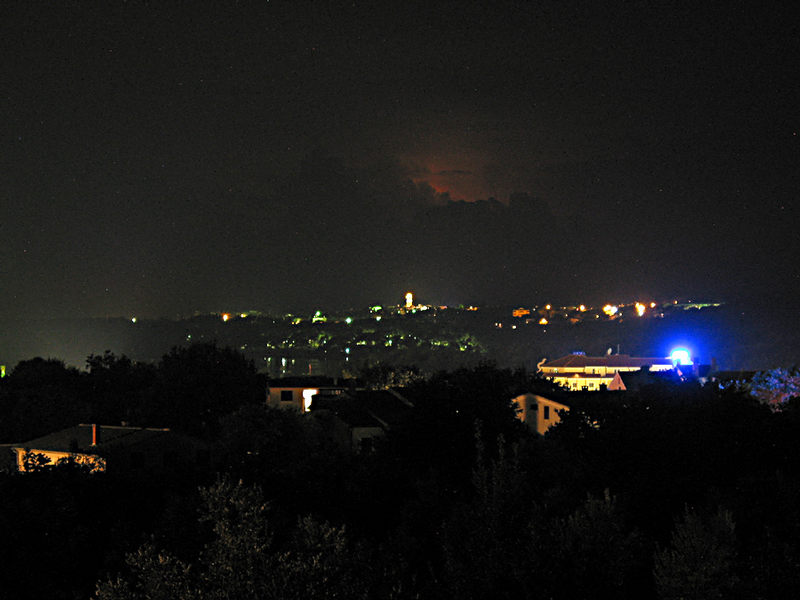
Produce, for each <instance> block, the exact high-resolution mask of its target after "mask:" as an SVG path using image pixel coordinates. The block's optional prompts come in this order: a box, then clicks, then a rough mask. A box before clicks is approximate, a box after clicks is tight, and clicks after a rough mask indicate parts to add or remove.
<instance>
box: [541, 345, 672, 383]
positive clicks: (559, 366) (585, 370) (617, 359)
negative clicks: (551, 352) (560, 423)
mask: <svg viewBox="0 0 800 600" xmlns="http://www.w3.org/2000/svg"><path fill="white" fill-rule="evenodd" d="M642 367H648V368H649V370H650V371H667V370H671V369H672V368H673V363H672V360H671V359H669V358H643V357H636V356H628V355H627V354H609V355H606V356H586V355H585V354H570V355H568V356H562V357H561V358H558V359H556V360H554V361H552V362H545V363H542V364H540V365H539V371H540V372H541V374H542V376H543V377H546V378H547V379H549V380H551V381H552V382H553V383H556V384H558V385H560V386H562V387H565V388H567V389H568V390H570V391H596V390H603V389H609V386H610V385H611V383H612V381H614V376H615V375H616V374H617V373H624V372H627V371H639V370H641V369H642Z"/></svg>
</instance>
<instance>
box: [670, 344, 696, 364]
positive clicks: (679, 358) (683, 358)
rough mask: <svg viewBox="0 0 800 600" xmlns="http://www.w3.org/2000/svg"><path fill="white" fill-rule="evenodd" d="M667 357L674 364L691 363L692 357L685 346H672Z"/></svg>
mask: <svg viewBox="0 0 800 600" xmlns="http://www.w3.org/2000/svg"><path fill="white" fill-rule="evenodd" d="M669 358H670V360H671V361H672V363H673V364H674V365H691V364H692V358H691V356H690V355H689V351H688V350H687V349H686V348H674V349H673V350H672V352H670V354H669Z"/></svg>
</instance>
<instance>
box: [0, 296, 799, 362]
mask: <svg viewBox="0 0 800 600" xmlns="http://www.w3.org/2000/svg"><path fill="white" fill-rule="evenodd" d="M398 300H399V301H398V302H397V303H396V304H391V305H387V304H383V305H378V304H375V305H372V306H367V307H363V308H361V309H351V310H338V311H335V310H327V309H325V308H324V307H320V308H318V309H315V310H312V311H308V312H303V313H298V312H293V313H284V314H280V315H274V314H268V313H265V312H262V311H257V310H243V309H240V310H233V309H232V308H231V309H227V310H220V311H215V312H207V313H197V314H195V315H192V316H190V317H185V318H181V319H145V318H140V317H138V316H136V315H131V316H129V317H127V318H105V319H60V320H30V319H27V320H26V319H21V320H19V321H14V322H9V321H7V322H4V323H3V324H2V325H3V327H2V329H0V364H2V365H5V370H6V371H8V370H9V369H11V368H12V367H13V365H14V364H16V362H18V361H20V360H25V359H28V358H31V357H33V356H44V357H54V358H59V359H61V360H64V361H65V362H66V363H67V364H70V365H73V366H76V367H79V368H83V367H84V366H85V361H86V357H87V356H88V355H89V354H98V353H102V352H104V351H105V350H110V351H112V352H114V353H116V354H118V355H119V354H124V355H126V356H128V357H130V358H131V359H133V360H137V361H143V362H155V361H158V360H159V359H160V358H161V356H162V355H163V354H164V353H166V352H167V351H169V350H170V348H173V347H176V346H187V345H191V344H192V343H195V342H204V341H205V342H208V341H213V342H215V343H217V344H218V345H221V346H229V347H231V348H234V349H236V350H237V351H239V352H241V353H242V354H243V355H244V356H246V357H247V358H248V359H250V360H252V361H253V363H254V365H255V367H256V369H257V370H258V371H259V372H262V373H264V374H267V375H269V376H272V377H281V376H291V375H327V376H334V377H337V376H342V375H345V376H347V375H354V374H355V373H356V372H357V371H358V369H359V368H361V367H363V366H365V365H369V364H375V363H384V364H392V365H406V366H411V365H414V366H416V367H418V368H420V369H422V370H424V371H425V372H434V371H436V370H442V369H445V370H446V369H452V368H456V367H459V366H470V365H475V364H478V363H479V362H485V361H492V362H494V363H496V364H498V365H499V366H502V367H510V368H525V369H526V370H529V371H535V370H536V368H537V367H536V366H537V364H538V363H539V362H540V361H541V360H542V359H543V358H548V359H550V360H552V359H554V358H557V357H559V356H563V355H566V354H570V353H573V352H584V353H586V354H588V355H601V354H607V353H609V352H610V353H613V354H628V355H638V356H660V357H665V356H668V355H669V353H670V352H671V351H672V349H673V348H674V347H675V346H686V347H688V349H689V350H690V352H691V354H692V355H693V356H695V357H698V358H699V359H700V360H701V361H703V362H706V363H710V362H711V359H712V358H713V359H715V361H716V363H717V364H718V365H719V366H720V368H726V369H756V370H757V369H766V368H773V367H777V366H791V365H792V364H794V362H796V361H797V358H796V357H797V356H798V354H797V351H798V349H797V347H796V346H797V341H796V339H797V337H796V336H795V335H794V328H795V324H794V322H793V321H786V320H785V319H784V318H783V316H782V315H781V314H780V313H779V312H778V313H770V312H769V311H765V310H763V309H760V308H758V309H757V308H751V307H744V306H741V305H737V304H730V303H725V302H723V301H721V300H703V301H699V300H696V299H670V300H652V299H646V300H644V299H643V300H636V301H627V302H608V303H605V304H603V305H597V306H595V305H590V304H574V305H556V304H550V303H542V304H531V305H519V306H511V307H497V306H474V305H468V304H467V305H457V306H442V305H437V304H432V303H429V302H426V301H425V300H424V299H418V298H417V297H416V296H415V295H414V294H413V292H412V291H409V292H407V293H406V294H405V295H403V294H398Z"/></svg>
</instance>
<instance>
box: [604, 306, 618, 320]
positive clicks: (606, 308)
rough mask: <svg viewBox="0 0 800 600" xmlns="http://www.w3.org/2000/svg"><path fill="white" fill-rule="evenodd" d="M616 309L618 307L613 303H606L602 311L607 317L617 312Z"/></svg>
mask: <svg viewBox="0 0 800 600" xmlns="http://www.w3.org/2000/svg"><path fill="white" fill-rule="evenodd" d="M618 310H619V308H617V307H616V306H614V305H613V304H606V305H605V306H604V307H603V312H604V313H606V314H607V315H608V316H609V317H613V316H614V315H615V314H617V311H618Z"/></svg>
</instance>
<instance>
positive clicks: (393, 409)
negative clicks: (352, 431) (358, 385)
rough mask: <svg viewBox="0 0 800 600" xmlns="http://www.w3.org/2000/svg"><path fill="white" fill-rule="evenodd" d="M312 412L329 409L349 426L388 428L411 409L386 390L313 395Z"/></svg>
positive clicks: (405, 401) (396, 395)
mask: <svg viewBox="0 0 800 600" xmlns="http://www.w3.org/2000/svg"><path fill="white" fill-rule="evenodd" d="M311 408H312V410H329V411H331V412H333V413H334V414H336V416H338V417H339V418H340V419H342V420H343V421H344V422H345V423H347V424H348V425H350V426H351V427H382V428H383V429H391V428H392V427H394V426H395V425H397V424H398V423H399V422H400V421H402V420H403V419H404V418H405V417H406V416H407V415H408V414H409V411H411V410H412V405H411V404H410V403H409V402H408V401H407V400H405V399H404V398H403V397H402V396H400V395H399V394H398V393H396V392H392V391H389V390H358V391H351V392H347V393H346V394H343V395H341V396H336V397H330V396H321V395H315V396H314V401H313V404H312V405H311Z"/></svg>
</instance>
